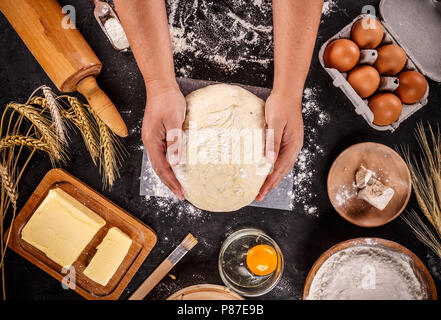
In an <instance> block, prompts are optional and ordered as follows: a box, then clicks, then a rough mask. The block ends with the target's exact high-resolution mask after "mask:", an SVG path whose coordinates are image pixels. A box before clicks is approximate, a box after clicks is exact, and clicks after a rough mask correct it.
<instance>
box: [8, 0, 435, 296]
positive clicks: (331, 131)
mask: <svg viewBox="0 0 441 320" xmlns="http://www.w3.org/2000/svg"><path fill="white" fill-rule="evenodd" d="M206 2H209V0H206ZM220 2H221V3H225V4H226V5H227V3H226V2H227V1H220ZM60 3H61V4H62V5H66V4H73V5H74V6H75V8H76V11H77V27H78V29H79V30H80V32H81V33H82V34H83V36H84V37H85V39H86V40H87V41H88V43H89V44H90V46H91V47H92V48H93V50H94V51H95V53H96V54H97V56H98V57H99V58H100V59H101V61H102V62H103V65H104V68H103V71H102V72H101V75H100V76H99V77H98V82H99V84H100V85H101V87H102V88H103V90H104V91H105V92H106V93H107V94H108V95H109V96H110V98H111V99H112V100H113V101H114V103H115V105H117V106H118V108H119V109H120V111H121V113H122V116H123V118H124V120H125V121H126V123H127V126H128V128H129V131H130V135H129V137H128V138H127V139H125V144H126V147H127V149H128V151H129V155H128V156H127V157H126V159H125V161H124V164H123V167H122V169H121V175H122V177H121V178H120V179H119V180H118V181H117V183H116V184H115V186H114V188H113V190H111V191H107V190H103V191H102V193H103V194H104V196H106V197H108V198H109V199H110V200H112V201H113V202H115V203H116V204H118V205H119V206H121V207H122V208H124V209H126V210H127V211H128V212H130V213H132V214H133V215H134V216H136V217H137V218H139V219H140V220H142V221H143V222H144V223H146V224H147V225H149V226H150V227H152V228H153V229H154V230H155V231H156V233H157V235H158V242H157V244H156V246H155V247H154V249H153V251H152V252H151V253H150V255H149V256H148V258H147V260H146V261H145V263H144V264H143V265H142V267H141V268H140V269H139V271H138V273H137V274H136V275H135V277H134V278H133V280H132V282H131V283H130V284H129V286H128V287H127V289H126V291H125V292H124V294H123V295H122V299H124V298H127V297H128V295H129V294H130V293H132V292H133V291H134V290H135V288H136V287H137V286H139V285H140V283H141V282H142V281H143V280H144V279H145V278H146V277H147V276H148V275H149V274H150V273H151V272H152V271H153V269H154V268H155V267H156V266H158V265H159V263H160V262H161V261H162V260H163V259H165V258H166V256H167V255H168V254H169V252H171V251H172V250H173V248H175V247H176V246H177V245H178V243H179V242H180V241H181V240H182V239H183V238H184V236H185V235H186V234H187V232H191V233H193V234H194V235H195V236H196V237H197V238H198V239H199V241H200V243H199V244H198V245H197V246H196V247H195V248H194V249H193V250H192V251H191V252H189V253H188V255H187V256H186V257H185V258H184V259H183V260H182V261H181V262H179V264H178V265H177V266H176V267H175V268H174V269H173V270H172V272H171V273H172V274H174V275H175V276H176V277H177V279H176V280H172V279H171V278H169V277H166V278H164V279H163V281H162V282H161V283H160V284H159V285H158V286H157V287H156V288H155V289H154V290H153V291H152V292H151V293H150V295H149V296H148V298H149V299H164V298H166V297H168V296H169V295H170V294H172V293H174V292H175V291H177V290H179V289H181V288H184V287H186V286H189V285H194V284H199V283H212V284H222V281H221V279H220V277H219V273H218V269H217V258H218V253H219V250H220V246H221V244H222V242H223V241H224V239H225V238H226V237H227V236H228V235H229V234H230V233H231V232H233V231H236V230H238V229H240V228H243V227H255V228H259V229H262V230H264V231H265V232H267V233H268V234H269V235H270V236H271V237H273V238H274V239H275V240H276V241H277V242H278V244H279V246H280V247H281V249H282V251H283V253H284V256H285V272H284V275H283V278H282V281H281V282H280V284H279V285H278V286H277V287H276V288H275V289H274V290H273V291H272V292H270V293H268V294H266V295H264V296H262V297H261V298H262V299H300V298H301V296H302V291H303V284H304V281H305V279H306V275H307V273H308V271H309V269H310V268H311V266H312V265H313V263H314V261H315V260H316V259H317V258H318V257H319V256H320V254H321V253H323V252H324V251H325V250H327V249H329V248H330V247H331V246H333V245H334V244H336V243H338V242H341V241H343V240H347V239H350V238H355V237H366V236H371V237H381V238H385V239H389V240H393V241H396V242H398V243H400V244H402V245H404V246H405V247H407V248H409V249H410V250H411V251H413V252H414V253H415V254H416V255H417V256H418V257H420V258H421V260H422V261H423V262H424V263H425V264H426V266H427V267H428V269H429V270H430V271H431V273H432V276H433V278H434V280H435V282H436V284H437V287H438V289H440V288H441V263H440V260H439V258H436V257H435V255H434V254H433V253H432V252H430V251H429V250H428V249H427V248H426V247H425V246H424V245H422V244H421V243H420V242H419V241H418V240H417V239H416V238H415V236H414V234H413V233H412V232H411V230H410V228H409V227H408V226H407V225H406V224H405V223H404V221H403V220H401V219H400V218H398V219H396V220H395V221H393V222H391V223H389V224H387V225H385V226H382V227H378V228H372V229H365V228H360V227H357V226H354V225H352V224H350V223H348V222H346V221H345V220H343V219H342V218H341V217H340V216H338V214H337V213H336V212H335V211H334V210H333V208H332V207H331V205H330V203H329V200H328V197H327V193H326V176H327V172H328V170H329V167H330V165H331V164H332V161H333V160H334V159H335V158H336V156H337V155H338V154H339V153H340V152H341V151H343V150H344V149H345V148H347V147H348V146H350V145H352V144H355V143H358V142H363V141H374V142H381V143H383V144H386V145H388V146H391V147H394V146H396V145H400V144H408V145H410V147H411V150H416V149H417V146H416V140H415V138H414V129H415V126H416V123H417V121H418V120H424V121H428V122H430V123H431V124H432V125H437V124H438V119H439V118H440V116H441V110H440V106H441V84H439V83H435V82H433V81H431V80H429V84H430V96H429V103H428V104H427V105H426V106H425V107H424V108H422V109H421V110H420V111H418V112H417V113H416V114H414V115H413V116H412V117H411V118H410V119H408V120H406V121H405V122H404V123H402V124H401V126H400V127H399V129H398V130H396V132H394V133H390V132H379V131H375V130H374V129H372V128H370V127H369V126H368V125H367V123H366V122H365V120H364V119H362V118H361V117H360V116H358V115H356V113H355V112H354V107H353V105H352V104H351V102H350V101H349V100H348V99H347V98H346V97H345V95H344V94H343V93H342V92H341V91H340V90H339V89H337V88H335V87H334V86H333V85H332V81H331V78H330V77H329V76H328V75H327V74H326V72H325V71H324V70H323V68H322V67H321V66H320V64H319V61H318V58H317V53H318V49H319V48H320V46H321V44H322V43H323V42H324V41H326V40H327V39H328V38H329V37H331V36H332V35H334V34H335V33H337V32H338V31H339V30H340V29H341V28H342V27H344V26H345V25H346V24H348V23H349V22H350V21H351V20H352V19H353V18H354V17H356V16H357V15H359V14H360V13H361V8H362V6H363V5H366V4H372V5H374V6H376V7H377V8H378V1H353V0H340V1H337V5H338V9H337V10H334V12H333V13H332V14H330V15H328V16H326V17H323V18H322V23H321V24H320V29H319V36H318V39H317V43H316V48H315V52H314V56H313V59H312V65H311V70H310V73H309V77H308V80H307V86H309V87H315V86H319V87H320V88H322V91H323V93H322V94H321V95H320V101H319V102H320V104H321V105H323V106H325V108H326V111H327V112H328V113H329V115H330V121H329V123H328V124H327V125H325V126H323V127H320V128H318V130H319V133H318V134H319V141H320V144H321V145H322V146H325V153H324V155H323V157H320V158H318V159H317V161H316V163H315V164H314V166H315V167H316V168H317V174H316V176H315V177H313V179H314V181H313V183H314V192H316V193H317V197H316V198H315V200H314V202H315V203H314V204H315V205H317V206H318V207H319V215H318V217H314V216H311V215H308V214H306V213H305V212H303V208H302V207H297V206H296V207H294V208H293V210H292V211H280V210H271V209H260V208H254V207H245V208H243V209H241V210H239V211H237V212H232V213H209V212H206V213H204V215H203V218H201V219H195V218H194V217H186V216H185V215H184V216H183V217H182V216H179V217H178V213H177V212H176V213H175V212H174V210H173V208H172V209H171V212H169V213H167V214H166V215H164V216H163V217H160V218H158V215H157V214H156V213H157V212H158V210H159V209H158V208H157V207H156V206H155V202H154V201H146V200H145V199H144V198H143V197H140V196H139V175H140V170H141V158H142V149H141V148H140V146H141V145H142V143H141V138H140V131H139V125H140V121H141V119H142V115H143V109H144V106H145V99H146V96H145V90H144V83H143V80H142V77H141V74H140V72H139V70H138V68H137V66H136V63H135V60H134V58H133V55H132V54H131V53H130V52H128V53H121V52H116V51H115V50H113V48H112V47H111V46H110V44H109V43H108V41H107V39H106V38H105V36H104V34H103V33H102V31H101V29H100V28H99V26H98V24H97V22H96V21H95V19H94V17H93V14H92V3H91V1H86V0H72V1H70V2H69V1H66V0H62V1H60ZM244 10H245V11H246V8H245V9H244ZM188 64H190V65H191V66H192V74H191V76H192V77H193V78H198V79H206V80H215V81H225V82H237V83H243V84H250V85H257V86H264V87H270V86H271V82H272V72H273V70H272V67H271V66H269V67H267V68H263V67H261V68H259V67H256V66H255V65H247V64H246V63H243V64H242V65H241V68H240V70H239V71H238V72H234V73H227V72H225V71H223V70H222V69H221V68H219V67H217V66H216V65H215V64H213V63H210V62H208V61H206V60H204V58H203V56H202V57H199V58H194V57H192V58H191V60H190V59H188V61H186V57H185V56H182V55H181V56H179V57H176V70H179V69H180V68H181V67H183V66H186V65H188ZM178 75H179V73H178ZM42 84H48V85H51V86H52V87H53V85H52V83H51V82H50V80H49V79H48V77H47V76H46V74H45V73H44V72H43V70H42V69H41V67H40V66H39V65H38V63H37V62H36V60H35V59H34V58H33V56H32V55H31V54H30V52H29V51H28V50H27V48H26V47H25V45H24V44H23V42H22V41H21V40H20V38H19V37H18V36H17V34H16V33H15V31H14V30H13V29H12V27H11V26H10V25H9V23H8V22H7V21H6V19H5V18H4V17H3V15H0V106H1V108H4V105H5V104H6V103H8V102H10V101H12V100H15V101H20V102H24V101H25V100H27V98H28V96H29V95H30V94H31V92H32V91H33V90H34V89H35V88H37V87H38V86H40V85H42ZM130 111H131V112H130ZM306 124H307V125H310V126H313V125H314V124H313V123H309V124H308V123H306ZM71 138H72V142H71V144H70V159H71V161H70V162H69V163H68V164H67V165H66V166H64V169H65V170H67V171H68V172H70V173H72V174H73V175H75V176H76V177H78V178H79V179H81V180H82V181H84V182H85V183H87V184H88V185H90V186H91V187H92V188H94V189H96V190H102V185H101V177H100V176H99V173H98V170H97V169H96V168H95V167H94V165H93V164H92V162H91V161H90V158H89V156H88V153H87V151H86V149H85V147H84V145H83V143H82V141H81V137H80V136H79V135H75V134H74V133H72V134H71ZM50 168H51V166H50V162H49V160H48V159H47V158H46V157H44V156H37V157H35V158H34V160H33V162H32V164H31V165H30V166H29V167H28V169H27V171H26V174H25V176H24V178H23V179H22V183H21V185H20V189H19V192H20V198H19V208H20V207H21V206H22V205H23V204H24V203H25V201H26V200H27V199H28V197H29V196H30V194H31V193H32V191H33V190H34V189H35V187H36V186H37V185H38V183H39V182H40V180H41V179H42V177H43V176H44V174H45V173H46V172H47V171H48V170H49V169H50ZM408 208H409V209H410V208H415V209H417V210H418V206H417V205H416V202H415V199H414V197H413V196H412V198H411V201H410V203H409V206H408ZM6 292H7V297H8V299H82V298H81V297H80V296H79V295H77V294H76V293H75V292H72V291H68V290H63V289H62V287H61V284H60V283H59V282H58V281H57V280H55V279H53V278H52V277H51V276H49V275H47V274H46V273H44V272H43V271H41V270H40V269H38V268H37V267H35V266H34V265H32V264H31V263H29V262H28V261H26V260H25V259H23V258H22V257H20V256H18V255H17V254H15V253H14V252H12V251H9V252H8V254H7V260H6Z"/></svg>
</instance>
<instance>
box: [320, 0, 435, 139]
mask: <svg viewBox="0 0 441 320" xmlns="http://www.w3.org/2000/svg"><path fill="white" fill-rule="evenodd" d="M382 2H385V1H382ZM381 5H382V4H380V8H381ZM369 17H371V18H372V15H371V14H360V15H359V16H357V17H356V18H355V19H354V20H353V21H352V22H351V23H349V24H348V25H346V26H345V27H344V28H343V29H341V30H340V31H339V32H338V33H337V34H335V35H334V36H333V37H331V38H329V39H328V40H327V41H326V42H325V43H323V45H322V46H321V48H320V50H319V60H320V63H321V65H322V66H323V68H324V69H325V70H326V72H327V73H328V74H329V75H330V76H331V78H332V79H333V84H334V86H336V87H338V88H340V89H341V90H342V91H343V93H344V94H345V95H346V96H347V97H348V98H349V100H350V101H351V102H352V104H353V105H354V107H355V112H356V113H357V114H359V115H361V116H362V117H363V118H364V119H365V120H366V122H367V123H368V124H369V125H370V126H371V127H372V128H374V129H376V130H379V131H386V130H390V131H391V132H393V131H395V130H396V129H397V128H398V126H399V125H400V124H401V123H402V122H403V121H405V120H406V119H407V118H409V117H410V116H411V115H412V114H414V113H415V112H417V111H418V110H419V109H421V108H422V107H423V106H424V105H426V104H427V102H428V96H429V86H427V90H426V92H425V94H424V96H423V97H422V98H421V99H420V100H419V101H418V102H417V103H414V104H404V103H403V111H402V113H401V115H400V117H399V118H398V120H397V121H396V122H394V123H392V124H390V125H387V126H378V125H375V124H374V123H373V120H374V115H373V113H372V111H371V109H370V108H369V106H368V102H369V100H368V99H363V98H361V97H360V96H359V95H358V94H357V93H356V92H355V90H354V89H353V88H352V86H351V85H350V84H349V82H348V81H347V80H346V79H347V76H348V75H347V73H342V72H340V71H338V70H336V69H334V68H328V67H326V65H325V62H324V58H323V56H324V52H325V49H326V47H327V46H328V44H329V43H331V42H332V41H333V40H336V39H351V30H352V26H353V24H354V23H355V22H356V21H358V20H359V19H363V18H369ZM402 18H404V17H402ZM378 20H379V21H380V23H381V24H382V26H383V29H384V37H383V40H382V42H381V44H380V45H379V46H378V47H380V46H382V45H385V44H397V45H399V46H400V47H401V48H403V50H404V51H405V52H406V56H407V62H406V65H405V67H404V68H403V70H402V71H406V70H415V71H418V72H420V73H421V74H423V75H426V74H425V73H424V71H423V70H421V68H420V67H419V66H418V63H416V60H415V57H414V56H412V54H411V50H409V49H408V48H407V47H406V45H405V44H401V43H400V38H399V37H398V36H397V34H396V33H394V32H393V30H392V29H391V27H390V26H389V25H388V24H387V23H385V22H384V21H382V20H381V19H378ZM363 51H364V52H363ZM363 55H364V56H363ZM369 55H371V56H375V51H372V50H362V54H361V59H360V62H361V63H362V64H371V65H372V64H373V63H374V62H375V58H376V56H375V57H374V58H373V59H372V57H371V58H369ZM398 84H399V82H398V79H397V78H393V77H382V83H380V88H381V87H383V89H382V90H379V91H390V92H393V90H394V89H396V88H397V87H398Z"/></svg>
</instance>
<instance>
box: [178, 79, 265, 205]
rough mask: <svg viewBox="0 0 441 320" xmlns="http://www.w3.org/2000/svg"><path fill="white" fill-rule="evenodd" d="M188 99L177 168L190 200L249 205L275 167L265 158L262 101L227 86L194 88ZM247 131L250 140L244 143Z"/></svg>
mask: <svg viewBox="0 0 441 320" xmlns="http://www.w3.org/2000/svg"><path fill="white" fill-rule="evenodd" d="M186 100H187V114H186V118H185V122H184V125H183V129H184V140H183V153H182V160H181V162H180V164H179V165H178V166H176V167H173V170H174V172H175V174H176V177H177V179H178V180H179V182H180V183H181V185H182V187H183V190H184V195H185V197H186V199H187V200H188V201H190V202H191V203H192V204H193V205H195V206H196V207H198V208H200V209H203V210H208V211H216V212H227V211H234V210H238V209H240V208H242V207H244V206H246V205H248V204H250V203H251V202H252V201H253V200H254V199H255V198H256V196H257V194H258V192H259V190H260V187H261V186H262V184H263V182H264V181H265V179H266V176H267V175H268V173H269V172H270V170H271V165H270V164H269V163H268V162H266V160H265V158H264V141H265V114H264V104H265V103H264V101H263V100H262V99H260V98H258V97H257V96H255V95H254V94H252V93H251V92H249V91H247V90H245V89H243V88H241V87H239V86H234V85H227V84H216V85H211V86H208V87H205V88H202V89H199V90H196V91H194V92H192V93H191V94H189V95H188V96H187V97H186ZM207 129H208V130H210V131H208V130H207ZM213 129H214V130H215V131H214V130H213ZM243 129H247V130H248V132H247V133H244V131H242V130H243ZM240 133H242V136H240ZM247 134H248V137H252V138H248V139H246V141H247V142H245V143H244V141H245V137H247ZM250 139H251V140H250ZM232 150H235V152H234V153H233V156H232ZM239 150H240V151H239ZM196 155H197V157H196ZM226 156H227V157H228V158H226ZM196 158H197V161H196V160H195V159H196ZM233 158H234V159H236V160H234V159H233ZM222 159H224V160H222ZM225 159H227V160H226V161H225Z"/></svg>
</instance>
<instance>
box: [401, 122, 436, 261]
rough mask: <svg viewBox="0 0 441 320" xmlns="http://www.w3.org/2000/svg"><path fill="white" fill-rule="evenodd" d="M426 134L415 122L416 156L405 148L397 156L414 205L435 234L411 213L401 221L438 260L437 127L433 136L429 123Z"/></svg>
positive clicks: (415, 214)
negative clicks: (409, 181)
mask: <svg viewBox="0 0 441 320" xmlns="http://www.w3.org/2000/svg"><path fill="white" fill-rule="evenodd" d="M427 131H428V134H426V130H425V128H424V126H423V124H422V123H418V125H417V129H416V134H415V135H416V139H417V142H418V145H419V148H420V153H419V155H418V156H416V155H413V156H411V155H410V152H409V148H405V147H402V148H401V153H402V154H403V158H404V160H405V161H406V163H407V166H408V167H409V171H410V176H411V179H412V185H413V190H414V193H415V196H416V199H417V202H418V205H419V207H420V209H421V211H422V212H423V214H424V216H425V217H426V218H427V220H428V221H429V223H430V224H431V225H432V227H433V228H434V230H435V232H436V235H435V233H434V232H433V231H432V230H431V229H430V227H429V226H427V225H426V224H425V223H424V222H423V220H422V219H421V218H420V217H419V216H418V214H417V213H416V212H414V211H413V212H411V213H408V216H403V219H404V221H405V222H406V223H407V224H408V225H409V226H410V227H411V228H412V230H413V231H414V232H415V234H416V235H417V237H418V239H420V240H421V241H422V242H423V243H424V244H426V245H427V246H428V247H429V248H431V249H432V250H433V251H434V252H435V253H436V254H437V255H438V256H440V258H441V242H440V237H441V133H440V130H439V127H438V129H437V131H436V133H435V132H434V130H433V129H432V127H431V126H430V124H428V130H427Z"/></svg>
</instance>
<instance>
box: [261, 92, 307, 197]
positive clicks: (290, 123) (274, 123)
mask: <svg viewBox="0 0 441 320" xmlns="http://www.w3.org/2000/svg"><path fill="white" fill-rule="evenodd" d="M265 120H266V124H267V129H273V130H274V135H273V136H272V135H270V134H267V139H266V144H265V157H266V159H267V161H268V162H270V163H273V164H274V167H273V171H272V172H271V174H270V175H268V177H267V178H266V180H265V183H264V184H263V186H262V188H260V191H259V194H258V195H257V197H256V200H257V201H259V202H260V201H262V200H263V199H264V198H265V197H266V195H267V194H268V193H269V192H270V191H271V190H272V189H273V188H274V187H276V186H277V185H278V184H279V182H280V181H281V180H282V179H283V178H284V177H285V176H286V174H287V173H288V172H289V170H291V168H292V167H293V166H294V163H295V161H296V159H297V156H298V155H299V153H300V151H301V149H302V146H303V117H302V93H300V94H298V95H284V94H281V93H278V92H275V91H273V92H272V93H271V95H270V96H269V97H268V99H267V100H266V103H265ZM273 137H274V138H273ZM272 139H274V142H273V141H271V140H272Z"/></svg>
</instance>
